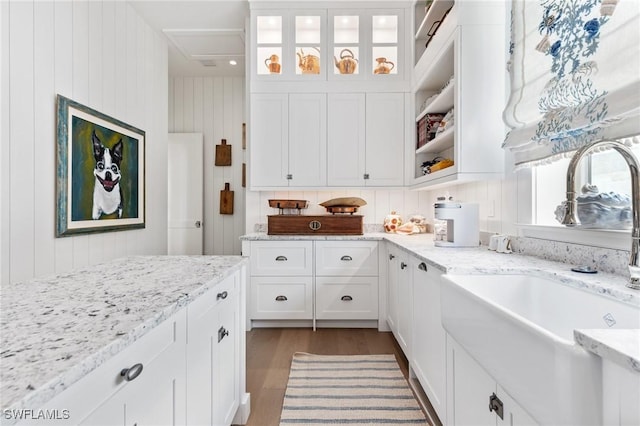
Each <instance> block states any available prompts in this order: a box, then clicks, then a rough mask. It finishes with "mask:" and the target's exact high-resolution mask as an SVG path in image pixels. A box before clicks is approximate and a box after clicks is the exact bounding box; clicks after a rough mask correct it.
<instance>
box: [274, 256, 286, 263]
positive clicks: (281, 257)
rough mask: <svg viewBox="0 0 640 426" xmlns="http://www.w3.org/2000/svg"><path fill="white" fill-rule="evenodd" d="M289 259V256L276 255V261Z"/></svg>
mask: <svg viewBox="0 0 640 426" xmlns="http://www.w3.org/2000/svg"><path fill="white" fill-rule="evenodd" d="M287 260H288V259H287V256H278V257H276V262H286V261H287Z"/></svg>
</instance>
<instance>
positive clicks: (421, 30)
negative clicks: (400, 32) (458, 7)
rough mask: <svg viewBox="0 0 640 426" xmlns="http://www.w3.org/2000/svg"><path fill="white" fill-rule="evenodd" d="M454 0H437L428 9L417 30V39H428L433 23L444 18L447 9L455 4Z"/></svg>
mask: <svg viewBox="0 0 640 426" xmlns="http://www.w3.org/2000/svg"><path fill="white" fill-rule="evenodd" d="M453 3H454V2H453V0H435V1H434V2H433V3H431V7H430V8H429V10H427V14H426V15H425V17H424V19H423V20H422V22H421V23H420V26H419V27H418V30H417V31H416V37H415V38H416V40H426V39H427V37H428V36H427V34H428V32H429V30H430V29H431V27H432V26H433V23H434V22H436V21H439V20H441V19H442V16H443V15H444V14H445V12H446V11H447V10H449V9H450V8H451V7H452V6H453Z"/></svg>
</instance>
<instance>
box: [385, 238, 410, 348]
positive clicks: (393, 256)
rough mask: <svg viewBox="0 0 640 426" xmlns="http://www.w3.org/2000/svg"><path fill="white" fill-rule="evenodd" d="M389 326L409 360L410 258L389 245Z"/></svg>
mask: <svg viewBox="0 0 640 426" xmlns="http://www.w3.org/2000/svg"><path fill="white" fill-rule="evenodd" d="M387 259H388V264H387V324H388V325H389V328H390V329H391V332H392V333H393V336H394V337H395V338H396V341H397V342H398V345H400V348H401V349H402V352H404V355H405V356H406V357H407V358H410V352H411V347H410V346H411V330H412V322H413V318H412V315H413V314H412V310H413V302H412V300H411V298H412V294H411V293H412V285H411V272H410V270H409V256H408V255H407V253H406V252H405V251H403V250H400V249H398V248H395V247H393V246H391V245H387Z"/></svg>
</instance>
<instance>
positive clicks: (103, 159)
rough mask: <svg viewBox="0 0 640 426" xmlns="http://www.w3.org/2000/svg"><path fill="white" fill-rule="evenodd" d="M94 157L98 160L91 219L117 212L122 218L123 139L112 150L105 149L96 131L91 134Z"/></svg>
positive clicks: (94, 171) (94, 172)
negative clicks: (121, 172) (121, 171)
mask: <svg viewBox="0 0 640 426" xmlns="http://www.w3.org/2000/svg"><path fill="white" fill-rule="evenodd" d="M91 141H92V143H93V156H94V158H95V160H96V164H95V167H94V169H93V175H94V176H95V183H94V187H93V209H92V212H91V217H92V218H93V219H94V220H97V219H100V216H102V215H103V214H112V213H115V212H117V213H118V218H121V217H122V202H123V198H122V190H121V188H120V179H121V178H122V176H121V174H120V164H121V162H122V151H123V144H122V139H120V140H119V141H118V143H116V144H115V145H114V146H113V147H112V148H111V149H110V148H107V147H105V146H104V145H103V144H102V142H101V141H100V139H99V138H98V136H97V135H96V132H95V130H94V131H93V133H92V134H91Z"/></svg>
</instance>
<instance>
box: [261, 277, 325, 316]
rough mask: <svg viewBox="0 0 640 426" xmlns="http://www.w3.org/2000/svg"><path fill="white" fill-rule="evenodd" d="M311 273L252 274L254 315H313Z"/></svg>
mask: <svg viewBox="0 0 640 426" xmlns="http://www.w3.org/2000/svg"><path fill="white" fill-rule="evenodd" d="M312 289H313V279H312V278H311V277H252V278H251V302H250V305H251V306H250V313H251V318H252V319H264V320H266V319H278V320H289V319H296V320H301V319H312V318H313V295H312V291H313V290H312Z"/></svg>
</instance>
